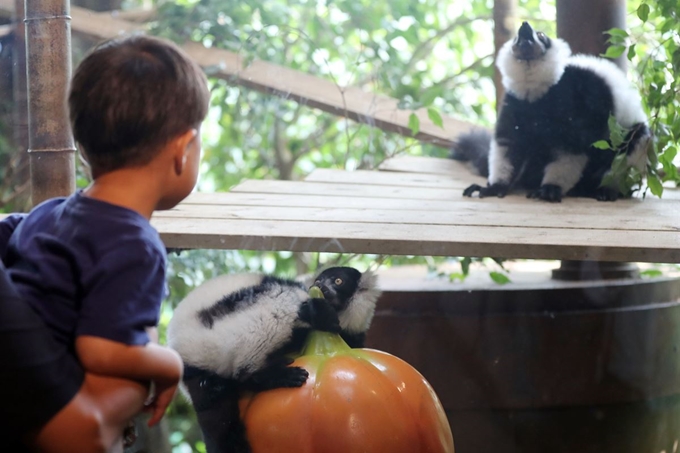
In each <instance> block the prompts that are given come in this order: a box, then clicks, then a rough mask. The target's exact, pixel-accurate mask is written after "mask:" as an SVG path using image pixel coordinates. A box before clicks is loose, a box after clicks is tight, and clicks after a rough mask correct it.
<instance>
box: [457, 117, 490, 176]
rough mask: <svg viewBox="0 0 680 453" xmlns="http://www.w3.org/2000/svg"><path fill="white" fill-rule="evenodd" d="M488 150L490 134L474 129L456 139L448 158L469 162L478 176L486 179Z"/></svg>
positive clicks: (483, 130)
mask: <svg viewBox="0 0 680 453" xmlns="http://www.w3.org/2000/svg"><path fill="white" fill-rule="evenodd" d="M490 148H491V132H489V131H488V130H486V129H476V130H473V131H471V132H468V133H466V134H463V135H461V136H459V137H458V138H457V139H456V141H455V142H454V144H453V147H452V148H451V152H450V153H449V157H450V158H451V159H454V160H459V161H462V162H469V163H470V164H471V165H472V167H473V168H474V169H475V170H476V172H477V173H479V175H481V176H484V177H487V176H489V149H490Z"/></svg>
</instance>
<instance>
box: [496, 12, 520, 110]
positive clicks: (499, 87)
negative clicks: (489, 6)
mask: <svg viewBox="0 0 680 453" xmlns="http://www.w3.org/2000/svg"><path fill="white" fill-rule="evenodd" d="M516 25H517V0H496V1H495V2H494V3H493V27H494V29H493V41H494V46H495V55H494V60H495V58H496V57H497V56H498V51H499V50H500V48H501V47H502V46H503V44H505V43H506V42H508V41H509V40H510V39H512V38H513V37H514V36H515V32H516V31H517V26H516ZM493 83H494V85H495V86H496V111H499V110H500V108H501V105H503V95H504V94H505V89H504V88H503V83H502V82H501V73H500V71H499V70H498V68H497V67H494V76H493Z"/></svg>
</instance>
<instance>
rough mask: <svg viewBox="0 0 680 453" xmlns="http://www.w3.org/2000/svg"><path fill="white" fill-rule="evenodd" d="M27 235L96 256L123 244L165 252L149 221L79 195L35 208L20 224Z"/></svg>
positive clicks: (50, 201)
mask: <svg viewBox="0 0 680 453" xmlns="http://www.w3.org/2000/svg"><path fill="white" fill-rule="evenodd" d="M22 223H23V224H24V225H22V226H23V229H24V230H25V231H26V232H27V233H29V235H35V234H43V235H46V236H50V237H53V238H55V239H56V238H59V239H60V240H63V241H67V242H77V243H79V244H80V245H82V246H85V247H87V248H90V249H96V251H97V252H106V251H107V250H110V249H119V248H121V247H123V246H124V245H125V244H128V245H131V246H133V247H134V246H140V245H143V244H148V246H151V248H153V249H162V250H165V247H164V246H163V243H162V242H161V240H160V236H159V235H158V232H157V231H156V230H155V229H154V228H153V226H151V224H150V223H149V221H148V220H147V219H146V218H144V217H143V216H141V215H140V214H139V213H137V212H135V211H132V210H130V209H127V208H124V207H121V206H117V205H113V204H110V203H106V202H104V201H100V200H96V199H93V198H89V197H87V196H85V195H83V194H82V192H81V191H78V192H76V193H74V194H73V195H71V196H69V197H62V198H54V199H50V200H47V201H45V202H43V203H41V204H40V205H38V206H36V207H35V208H34V209H33V210H32V211H31V212H30V213H29V214H28V216H27V217H26V218H25V219H24V221H23V222H22Z"/></svg>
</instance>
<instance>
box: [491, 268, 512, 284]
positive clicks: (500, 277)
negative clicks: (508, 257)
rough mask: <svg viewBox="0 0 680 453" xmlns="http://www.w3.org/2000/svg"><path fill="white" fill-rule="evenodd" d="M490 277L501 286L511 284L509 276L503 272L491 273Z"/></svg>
mask: <svg viewBox="0 0 680 453" xmlns="http://www.w3.org/2000/svg"><path fill="white" fill-rule="evenodd" d="M489 277H491V280H493V281H494V282H496V283H497V284H499V285H506V284H508V283H510V278H508V276H507V275H505V274H503V273H501V272H494V271H491V272H489Z"/></svg>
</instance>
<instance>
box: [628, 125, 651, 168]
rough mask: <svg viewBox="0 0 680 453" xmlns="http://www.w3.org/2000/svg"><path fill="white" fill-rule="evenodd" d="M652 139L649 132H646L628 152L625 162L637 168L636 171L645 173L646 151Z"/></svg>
mask: <svg viewBox="0 0 680 453" xmlns="http://www.w3.org/2000/svg"><path fill="white" fill-rule="evenodd" d="M651 141H652V137H651V135H650V134H646V135H645V136H644V137H640V139H639V140H638V141H637V143H636V144H635V147H634V148H633V149H632V150H631V151H630V152H629V153H628V158H627V162H628V165H630V166H631V167H634V168H637V170H638V171H640V172H642V173H645V172H646V170H647V151H648V149H649V145H650V143H651Z"/></svg>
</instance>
